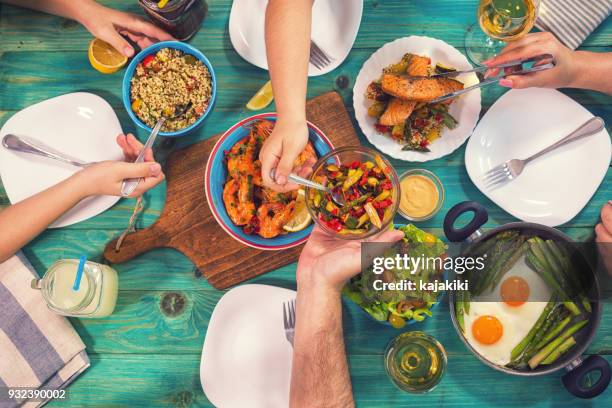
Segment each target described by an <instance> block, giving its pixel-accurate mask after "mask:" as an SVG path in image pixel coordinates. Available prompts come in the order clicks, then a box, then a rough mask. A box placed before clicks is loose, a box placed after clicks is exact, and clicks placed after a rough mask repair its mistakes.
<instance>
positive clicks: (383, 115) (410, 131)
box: [353, 36, 481, 162]
mask: <svg viewBox="0 0 612 408" xmlns="http://www.w3.org/2000/svg"><path fill="white" fill-rule="evenodd" d="M471 68H472V66H471V65H470V63H469V62H468V60H467V58H466V57H465V56H464V55H463V54H461V52H459V51H458V50H457V49H456V48H454V47H453V46H451V45H449V44H447V43H445V42H444V41H441V40H437V39H434V38H429V37H419V36H410V37H404V38H400V39H397V40H395V41H392V42H390V43H387V44H385V45H384V46H382V47H381V48H379V49H378V50H377V51H376V52H374V54H372V56H370V58H369V59H368V60H367V61H366V62H365V63H364V65H363V67H362V68H361V71H360V72H359V74H358V75H357V79H356V81H355V86H354V88H353V106H354V108H355V116H356V118H357V122H358V123H359V126H360V127H361V130H362V132H363V133H364V134H365V135H366V137H367V138H368V140H369V141H370V143H372V144H373V145H374V146H376V147H377V148H378V149H379V150H380V151H382V152H383V153H385V154H387V155H389V156H391V157H393V158H396V159H400V160H406V161H414V162H424V161H429V160H434V159H438V158H440V157H443V156H446V155H448V154H450V153H452V152H453V151H455V150H456V149H457V148H458V147H459V146H461V145H462V144H463V143H464V142H465V141H466V140H467V139H468V138H469V137H470V135H471V134H472V132H473V130H474V127H475V126H476V123H477V122H478V118H479V116H480V110H481V96H480V90H474V91H472V92H468V93H466V94H463V95H461V96H460V97H457V98H454V99H449V100H445V101H443V102H438V103H436V102H435V101H434V100H435V99H437V98H439V97H442V96H444V95H447V94H449V93H452V92H455V91H458V90H461V89H464V88H467V87H469V86H471V85H474V84H476V83H478V77H477V76H476V74H473V73H471V74H464V75H458V76H457V77H455V78H450V77H445V76H443V75H440V74H445V73H448V72H449V71H455V70H459V71H463V70H468V69H471Z"/></svg>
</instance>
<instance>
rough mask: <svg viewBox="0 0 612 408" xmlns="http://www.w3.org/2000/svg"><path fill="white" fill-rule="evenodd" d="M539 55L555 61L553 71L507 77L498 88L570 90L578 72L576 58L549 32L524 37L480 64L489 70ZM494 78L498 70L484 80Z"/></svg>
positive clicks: (489, 73)
mask: <svg viewBox="0 0 612 408" xmlns="http://www.w3.org/2000/svg"><path fill="white" fill-rule="evenodd" d="M542 54H550V55H552V56H553V57H555V60H556V63H557V65H556V66H555V67H554V68H551V69H547V70H545V71H540V72H534V73H531V74H526V75H509V76H508V77H506V78H504V79H502V80H500V81H499V84H500V85H501V86H505V87H508V88H515V89H522V88H530V87H539V88H566V87H572V86H573V85H574V82H575V81H576V79H577V76H578V72H579V68H578V66H577V65H578V61H577V60H578V58H577V54H576V53H575V52H574V51H572V50H570V49H569V48H567V47H566V46H565V45H563V44H561V42H559V40H557V38H556V37H555V36H554V35H553V34H551V33H549V32H541V33H533V34H528V35H527V36H525V37H524V38H522V39H520V40H518V41H514V42H511V43H509V44H508V45H507V46H506V48H504V49H503V50H502V52H501V53H500V54H499V55H498V56H497V57H495V58H493V59H490V60H488V61H485V62H484V63H483V64H484V65H487V66H493V65H498V64H504V63H506V62H510V61H513V60H522V59H527V58H531V57H535V56H538V55H542ZM507 73H508V74H511V71H507ZM498 74H499V70H489V71H488V72H487V75H486V76H487V77H490V76H495V75H498Z"/></svg>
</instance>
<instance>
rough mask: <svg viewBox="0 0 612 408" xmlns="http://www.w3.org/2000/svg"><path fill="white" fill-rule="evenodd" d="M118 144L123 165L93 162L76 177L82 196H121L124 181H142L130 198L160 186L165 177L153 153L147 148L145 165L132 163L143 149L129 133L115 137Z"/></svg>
mask: <svg viewBox="0 0 612 408" xmlns="http://www.w3.org/2000/svg"><path fill="white" fill-rule="evenodd" d="M117 144H118V145H119V146H120V147H121V149H123V154H124V155H125V160H126V162H114V161H105V162H100V163H96V164H94V165H92V166H89V167H87V168H85V169H84V170H83V171H80V172H78V173H77V174H76V177H79V179H80V185H82V186H83V191H84V193H85V195H87V196H91V195H114V196H120V195H121V185H122V183H123V180H124V179H127V178H142V179H143V180H141V181H140V183H139V184H138V187H137V188H136V190H134V192H133V193H132V194H130V195H129V197H138V196H140V195H142V194H143V193H144V192H146V191H147V190H149V189H151V188H153V187H155V186H156V185H158V184H159V183H161V182H162V181H163V180H164V178H165V176H164V173H163V172H162V169H161V166H160V165H159V163H156V162H155V159H154V158H153V151H152V150H151V149H147V151H146V152H145V161H144V163H132V162H133V161H134V160H135V159H136V157H137V156H138V154H139V153H140V151H141V150H142V148H143V145H142V143H140V142H139V141H138V140H137V139H136V138H135V137H134V136H133V135H132V134H128V135H127V136H125V135H123V134H121V135H119V136H117Z"/></svg>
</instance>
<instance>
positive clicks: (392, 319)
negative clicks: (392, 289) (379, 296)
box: [389, 313, 406, 329]
mask: <svg viewBox="0 0 612 408" xmlns="http://www.w3.org/2000/svg"><path fill="white" fill-rule="evenodd" d="M389 323H390V324H391V326H393V327H395V328H396V329H401V328H402V327H404V325H405V324H406V320H404V318H403V317H401V316H398V315H396V314H393V313H390V314H389Z"/></svg>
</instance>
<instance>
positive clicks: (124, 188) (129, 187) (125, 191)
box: [121, 102, 192, 197]
mask: <svg viewBox="0 0 612 408" xmlns="http://www.w3.org/2000/svg"><path fill="white" fill-rule="evenodd" d="M191 105H192V103H191V102H189V103H188V104H186V105H182V106H181V105H178V106H177V107H176V108H175V109H174V114H173V115H172V116H163V114H162V116H161V117H160V118H159V120H158V121H157V123H156V124H155V127H154V128H153V131H152V132H151V134H150V135H149V138H148V139H147V141H146V142H145V145H144V147H143V148H142V150H141V151H140V154H139V155H138V157H137V158H136V160H134V163H142V162H143V161H144V156H145V152H146V151H147V150H148V149H149V148H151V147H152V146H153V143H155V139H156V138H157V134H158V133H159V130H160V129H161V127H162V126H163V125H164V123H165V122H166V120H168V119H174V118H178V117H179V116H181V115H184V114H185V112H187V111H188V110H189V108H191ZM141 180H142V178H132V179H125V180H123V184H121V195H122V196H124V197H127V196H129V195H130V194H132V193H133V192H134V190H136V187H138V184H139V183H140V181H141Z"/></svg>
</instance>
